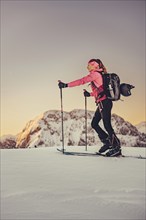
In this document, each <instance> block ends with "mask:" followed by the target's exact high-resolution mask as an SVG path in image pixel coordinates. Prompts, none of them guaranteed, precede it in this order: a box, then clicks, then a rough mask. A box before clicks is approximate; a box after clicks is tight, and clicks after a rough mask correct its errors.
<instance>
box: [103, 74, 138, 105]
mask: <svg viewBox="0 0 146 220" xmlns="http://www.w3.org/2000/svg"><path fill="white" fill-rule="evenodd" d="M101 75H102V78H103V89H104V90H103V92H101V93H100V94H99V97H102V96H103V95H106V96H107V98H108V99H111V100H112V101H118V100H119V99H120V96H121V95H123V96H130V95H131V91H130V90H131V89H132V88H134V86H132V85H130V84H126V83H122V84H120V78H119V76H118V75H117V74H116V73H101Z"/></svg>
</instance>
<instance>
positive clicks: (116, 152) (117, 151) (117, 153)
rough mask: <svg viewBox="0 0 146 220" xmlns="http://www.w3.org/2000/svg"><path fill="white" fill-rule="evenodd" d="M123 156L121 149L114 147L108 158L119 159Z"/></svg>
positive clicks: (108, 153) (107, 154)
mask: <svg viewBox="0 0 146 220" xmlns="http://www.w3.org/2000/svg"><path fill="white" fill-rule="evenodd" d="M120 155H122V152H121V148H120V147H113V148H112V149H110V150H109V151H108V152H107V153H106V156H107V157H117V156H120Z"/></svg>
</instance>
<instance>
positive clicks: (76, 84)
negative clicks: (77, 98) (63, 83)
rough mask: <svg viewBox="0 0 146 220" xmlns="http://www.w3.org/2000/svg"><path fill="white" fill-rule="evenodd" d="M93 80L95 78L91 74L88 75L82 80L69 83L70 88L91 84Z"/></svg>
mask: <svg viewBox="0 0 146 220" xmlns="http://www.w3.org/2000/svg"><path fill="white" fill-rule="evenodd" d="M93 80H94V79H93V77H92V76H91V75H90V74H88V75H87V76H85V77H83V78H81V79H77V80H75V81H72V82H69V83H68V87H74V86H80V85H84V84H86V83H89V82H91V81H93Z"/></svg>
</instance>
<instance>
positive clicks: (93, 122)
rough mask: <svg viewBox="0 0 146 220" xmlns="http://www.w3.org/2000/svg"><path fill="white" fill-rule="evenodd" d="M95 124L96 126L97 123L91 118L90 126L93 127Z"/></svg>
mask: <svg viewBox="0 0 146 220" xmlns="http://www.w3.org/2000/svg"><path fill="white" fill-rule="evenodd" d="M96 126H97V124H96V123H95V121H94V119H93V120H92V121H91V127H92V128H93V129H95V128H96Z"/></svg>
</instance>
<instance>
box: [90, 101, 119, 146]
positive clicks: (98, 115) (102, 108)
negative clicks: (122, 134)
mask: <svg viewBox="0 0 146 220" xmlns="http://www.w3.org/2000/svg"><path fill="white" fill-rule="evenodd" d="M112 106H113V103H112V101H111V100H110V99H105V100H103V101H101V102H99V103H98V107H97V110H96V112H95V115H94V117H93V119H92V122H91V126H92V128H93V129H94V130H95V131H96V132H97V134H98V136H99V138H100V140H101V141H102V142H103V143H106V140H107V138H108V139H109V141H110V143H111V146H113V147H116V146H118V147H120V140H119V139H118V138H117V136H116V134H115V132H114V129H113V127H112V125H111V110H112ZM101 119H102V120H103V125H104V128H105V131H104V130H103V129H102V128H101V127H100V126H99V122H100V120H101Z"/></svg>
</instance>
